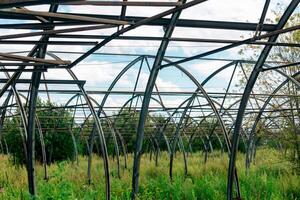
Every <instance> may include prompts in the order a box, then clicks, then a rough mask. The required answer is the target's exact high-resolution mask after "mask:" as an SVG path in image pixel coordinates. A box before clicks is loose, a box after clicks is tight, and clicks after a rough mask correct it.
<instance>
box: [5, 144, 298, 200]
mask: <svg viewBox="0 0 300 200" xmlns="http://www.w3.org/2000/svg"><path fill="white" fill-rule="evenodd" d="M149 157H150V156H149V154H145V155H144V156H143V159H142V162H141V175H140V189H139V197H138V198H139V199H142V200H148V199H149V200H150V199H155V200H157V199H173V200H175V199H178V200H179V199H188V200H190V199H191V200H193V199H205V200H207V199H225V197H226V196H225V195H226V183H227V176H226V174H227V165H228V159H227V155H226V154H224V155H222V156H221V155H220V153H219V152H216V153H214V154H213V155H211V156H210V157H209V159H208V161H207V163H204V158H203V155H202V154H201V153H194V154H192V155H190V156H189V158H188V175H187V176H186V177H185V176H184V165H183V161H182V157H181V155H180V154H177V156H176V158H175V165H174V166H175V168H174V179H173V181H170V179H169V161H168V156H167V154H166V153H162V155H161V157H160V158H159V163H158V166H157V167H156V166H155V162H154V160H153V159H152V161H150V159H149ZM121 161H122V162H121V165H122V166H121V178H120V179H119V178H118V177H117V167H116V161H115V160H113V159H112V158H110V169H111V177H112V188H111V190H112V199H121V200H123V199H129V198H130V192H131V176H132V170H131V169H124V163H123V159H122V158H121ZM128 163H129V166H130V167H131V163H132V155H129V159H128ZM244 163H245V162H244V154H241V153H240V154H238V161H237V168H238V173H239V179H240V185H241V192H242V198H243V199H245V200H247V199H249V200H250V199H251V200H252V199H266V200H270V199H273V200H274V199H275V200H276V199H278V200H282V199H300V177H299V176H297V175H296V174H295V173H294V172H293V170H292V166H291V163H289V161H288V160H286V159H283V155H282V154H281V153H280V152H278V151H275V150H271V149H261V150H259V151H258V153H257V158H256V160H255V165H252V166H251V168H250V171H249V173H246V170H245V168H244V165H245V164H244ZM48 170H49V172H48V173H49V180H47V181H46V180H44V179H43V167H42V166H41V165H37V169H36V171H37V192H38V197H37V199H42V200H44V199H49V200H50V199H53V200H59V199H63V200H68V199H70V200H74V199H86V200H89V199H105V193H104V186H105V184H104V176H103V165H102V161H101V159H100V158H99V157H97V156H96V155H95V156H94V160H93V168H92V184H91V185H88V184H87V158H86V157H82V156H81V157H80V158H79V164H78V165H77V163H76V162H75V163H72V162H67V161H65V162H61V163H56V164H52V165H51V166H50V167H49V168H48ZM0 199H5V200H10V199H30V198H29V195H28V192H27V176H26V169H25V168H24V167H15V166H12V164H11V162H10V159H9V157H8V156H6V155H0Z"/></svg>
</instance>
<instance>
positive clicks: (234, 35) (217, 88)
mask: <svg viewBox="0 0 300 200" xmlns="http://www.w3.org/2000/svg"><path fill="white" fill-rule="evenodd" d="M264 2H265V1H263V0H243V1H241V0H209V1H207V2H204V3H201V4H199V5H197V6H195V7H192V8H189V9H186V10H184V11H183V12H182V14H181V16H180V18H181V19H188V18H190V19H199V20H221V21H240V22H253V23H257V22H258V20H259V17H260V14H261V12H262V9H263V5H264ZM289 2H290V1H288V0H271V5H270V9H269V11H268V13H267V19H268V20H274V17H275V16H274V13H273V12H272V10H277V9H278V8H279V7H283V8H285V7H286V6H287V5H288V3H289ZM28 9H32V10H36V11H43V10H44V11H46V10H48V6H32V7H28ZM166 9H168V8H163V9H158V8H149V7H147V8H137V7H132V8H131V7H130V8H128V10H127V15H136V16H149V17H150V16H153V15H155V14H157V13H159V12H162V11H164V10H166ZM59 11H61V12H67V11H70V12H78V13H95V12H97V13H102V14H113V15H118V14H119V13H120V7H97V6H85V7H78V6H62V7H60V8H59ZM297 12H299V9H298V10H297ZM15 22H18V21H15V20H14V21H7V20H0V23H1V24H7V23H15ZM19 22H21V21H19ZM23 22H25V21H22V23H23ZM269 23H270V22H269ZM60 28H61V27H60ZM62 28H64V27H62ZM0 31H1V33H0V34H1V35H7V34H12V33H22V32H28V31H29V30H13V29H11V30H0ZM4 31H5V32H4ZM115 31H116V28H112V29H107V30H95V31H85V32H80V34H93V35H96V34H99V35H110V34H112V33H113V32H115ZM125 35H140V36H162V35H163V30H162V28H161V27H153V26H142V27H140V28H137V29H135V30H133V31H130V32H128V33H126V34H125ZM241 36H243V37H244V38H247V37H251V36H253V32H246V31H234V30H231V31H229V30H214V31H212V30H210V29H195V28H178V27H177V28H175V31H174V33H173V37H195V38H211V39H237V40H238V39H242V38H241ZM24 39H28V40H36V39H38V37H31V38H24ZM55 40H59V39H55ZM64 40H66V39H64ZM78 41H80V40H78ZM83 41H84V40H83ZM97 41H101V40H97ZM158 46H159V42H158V41H125V40H122V41H121V40H116V41H112V42H110V43H109V44H108V45H106V46H105V47H103V48H101V49H100V50H98V51H97V52H99V53H107V52H109V53H132V54H134V53H139V54H150V55H155V54H156V51H157V49H158ZM221 46H224V44H206V43H189V42H171V43H170V45H169V48H168V49H167V52H166V55H169V56H184V57H185V56H192V55H195V54H198V53H201V52H206V51H209V50H212V49H215V48H218V47H221ZM31 47H32V46H30V45H10V46H7V45H0V48H1V50H2V52H12V51H23V50H29V49H31ZM89 48H91V47H86V46H74V47H73V46H72V48H70V47H68V46H54V45H52V46H49V47H48V50H51V51H57V50H58V51H74V52H77V51H78V52H83V51H87V50H88V49H89ZM239 50H240V47H239V48H234V49H230V50H228V51H224V52H222V53H218V54H215V55H212V56H210V57H213V58H230V59H241V58H243V57H241V55H239V54H238V51H239ZM58 55H59V56H60V57H61V58H62V59H65V60H71V61H73V60H75V59H76V58H77V57H78V56H79V55H77V54H58ZM135 58H136V57H134V56H130V57H127V56H103V55H92V56H90V57H88V58H87V59H86V60H84V61H82V63H80V64H79V65H77V66H75V67H74V68H73V70H74V72H75V74H76V75H77V76H78V78H79V79H82V80H86V81H87V82H86V85H85V88H86V89H87V90H106V89H107V88H108V86H109V85H110V83H111V82H112V81H113V79H114V78H115V77H116V76H117V74H118V73H119V72H120V71H121V70H122V69H123V68H124V67H125V66H126V65H127V64H128V63H130V62H131V61H132V60H134V59H135ZM152 61H153V60H152V59H150V60H149V62H150V65H151V64H152ZM227 63H228V62H225V61H207V60H195V61H192V62H188V63H184V64H183V65H182V66H183V67H185V68H186V69H188V70H189V71H190V72H191V73H192V74H193V75H194V76H195V77H196V79H197V80H198V81H199V82H201V81H202V80H204V79H205V77H207V76H208V75H209V74H210V73H212V72H213V71H214V70H216V69H218V68H219V67H221V66H223V65H225V64H227ZM138 64H139V63H138ZM138 64H136V65H135V66H134V67H133V68H132V69H131V70H129V71H128V73H126V74H125V76H124V77H122V79H121V80H120V82H119V83H118V84H117V87H116V89H115V90H125V89H132V88H133V85H134V80H135V77H136V74H137V71H138V67H139V65H138ZM232 69H233V67H231V68H229V69H228V70H226V71H224V72H222V73H220V74H219V75H218V76H217V77H215V78H214V79H213V80H212V81H211V82H209V84H207V85H206V86H205V89H206V90H207V91H208V92H221V91H224V89H225V88H226V86H227V83H228V79H229V77H230V75H231V71H232ZM22 77H23V78H28V77H30V74H29V73H27V74H26V73H24V75H22ZM46 77H47V78H49V79H60V78H62V79H65V78H67V79H70V76H69V75H68V74H67V73H66V72H65V71H64V70H49V72H47V73H46ZM141 77H142V78H141V80H140V82H139V85H138V90H139V91H143V90H144V88H145V85H146V83H147V78H148V70H147V66H146V65H144V66H143V70H142V73H141ZM236 81H237V77H235V81H234V82H233V83H232V84H233V85H234V84H235V83H236ZM157 85H158V87H159V90H160V91H187V90H188V91H193V90H194V89H195V86H194V85H193V84H192V82H191V81H190V80H189V79H188V78H187V77H186V76H184V75H183V74H182V73H181V72H179V71H178V70H174V69H173V68H172V69H171V68H170V69H165V70H162V71H161V72H160V74H159V77H158V79H157ZM18 87H19V88H20V89H22V88H24V87H28V86H24V85H23V86H22V85H18ZM43 87H44V86H43V85H42V86H41V89H43ZM49 87H50V88H51V87H52V88H56V89H57V88H65V87H68V88H70V89H72V88H76V87H73V86H58V85H55V86H49ZM232 89H234V88H232ZM92 96H93V97H94V98H95V99H97V100H98V101H100V100H101V98H102V96H101V95H92ZM41 97H42V98H45V95H42V94H41ZM69 97H70V95H54V96H53V99H54V100H55V101H57V102H59V103H63V102H65V101H66V100H67V99H68V98H69ZM127 98H128V96H124V97H122V96H118V97H117V98H115V97H111V98H109V100H108V104H107V105H120V104H122V102H125V101H126V99H127ZM164 98H165V102H166V104H168V105H178V104H179V103H181V102H182V101H183V100H184V98H186V97H177V98H171V97H164ZM153 105H154V104H153Z"/></svg>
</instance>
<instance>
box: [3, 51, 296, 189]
mask: <svg viewBox="0 0 300 200" xmlns="http://www.w3.org/2000/svg"><path fill="white" fill-rule="evenodd" d="M51 56H53V57H55V59H59V58H58V57H56V56H55V55H51ZM143 59H147V57H146V56H142V57H139V58H137V59H135V60H134V61H133V62H131V63H130V64H129V65H128V66H127V67H125V68H124V70H122V72H120V74H119V75H118V76H117V77H116V79H115V81H113V83H112V84H111V86H110V87H109V89H108V91H111V90H112V89H113V87H114V85H115V84H116V83H117V81H118V80H119V79H120V77H121V76H122V75H123V74H124V73H125V72H126V71H127V70H128V69H130V67H132V66H133V65H134V64H135V63H137V62H138V61H141V60H143ZM165 61H166V62H169V63H170V62H171V61H169V60H166V59H165ZM231 64H233V63H231ZM230 66H231V65H229V64H228V65H226V66H224V67H222V68H220V69H219V70H217V71H216V72H214V73H212V75H211V76H209V77H208V78H207V79H206V80H205V81H203V82H202V84H200V83H199V82H198V81H197V80H196V79H195V78H194V77H193V76H192V75H191V74H190V73H189V72H187V71H186V70H185V69H183V68H182V67H180V66H179V65H175V67H176V68H177V69H179V70H180V71H182V72H183V73H184V74H185V75H187V76H188V77H189V78H190V79H191V80H192V81H193V83H194V84H195V85H196V86H197V87H198V88H197V90H196V91H195V95H193V96H192V97H190V98H188V99H187V100H186V101H185V102H183V103H182V104H181V105H180V106H179V107H178V108H180V107H182V106H183V105H184V106H185V109H184V111H183V114H182V115H181V118H180V121H179V123H178V124H177V125H176V131H175V133H174V136H175V141H177V140H179V147H180V150H181V151H182V152H183V154H185V150H184V147H183V146H182V138H181V133H180V129H181V124H182V123H183V121H184V119H185V118H186V117H187V116H188V114H187V112H188V109H189V107H190V106H191V104H192V101H194V100H195V98H196V95H197V94H198V93H199V91H201V93H202V94H204V95H205V98H206V100H207V102H208V103H209V105H210V106H211V108H212V111H213V112H212V113H213V115H214V116H216V117H217V119H218V122H219V123H220V125H221V127H222V131H223V134H224V138H225V144H226V145H227V150H230V149H229V146H230V139H229V133H228V130H227V127H225V124H224V122H223V120H222V117H221V114H220V112H218V109H217V108H216V106H215V104H217V102H216V101H214V100H212V99H211V98H210V97H209V96H208V95H207V93H206V92H205V90H204V89H203V86H204V85H205V84H206V83H207V82H208V81H209V80H210V79H211V78H213V77H214V76H215V75H216V74H218V73H219V72H221V71H222V70H223V69H226V68H227V67H230ZM68 72H69V73H70V75H71V76H72V77H73V79H74V80H77V78H76V76H75V75H74V73H73V72H72V71H71V70H68ZM278 72H279V73H280V74H281V75H283V76H285V77H286V78H287V79H286V81H284V82H283V83H282V84H281V85H280V86H278V87H277V88H276V89H275V90H274V92H273V94H275V93H276V92H278V91H279V90H280V89H281V88H282V87H283V86H284V85H285V84H286V83H287V82H289V81H291V82H293V83H294V84H296V85H297V87H299V82H297V80H295V79H294V77H296V76H297V75H298V74H299V73H296V74H294V75H293V76H291V77H290V76H287V75H285V74H283V73H282V72H281V71H278ZM8 78H9V76H8ZM78 87H79V89H80V90H81V94H76V95H75V96H74V97H72V98H71V99H70V101H68V103H67V104H66V107H67V106H68V104H69V103H70V102H71V101H72V99H74V98H76V97H77V98H78V97H79V95H82V96H83V98H84V99H85V100H86V103H87V105H88V107H89V109H90V111H91V114H90V115H91V116H93V117H94V119H96V120H95V125H94V129H95V130H93V131H92V133H91V137H92V138H94V137H95V134H97V133H98V137H99V140H100V144H101V151H102V154H103V155H104V156H103V159H104V163H107V164H105V165H104V166H105V172H106V175H107V176H106V183H107V192H108V191H109V187H110V184H109V183H110V181H109V175H108V174H109V173H108V172H109V169H108V160H107V156H106V157H105V154H106V155H107V151H106V144H105V143H106V142H105V137H104V133H103V130H102V128H101V123H100V115H101V114H104V115H105V112H104V111H103V109H102V108H103V107H104V105H105V102H106V100H107V97H108V95H109V93H106V95H105V97H104V98H103V100H102V102H101V104H98V103H97V102H96V101H95V100H94V99H92V98H91V97H89V96H88V95H87V93H86V91H85V90H84V88H83V86H82V85H79V84H78ZM11 91H12V92H10V94H9V96H8V97H7V99H6V101H5V102H4V104H3V106H2V107H3V108H4V107H7V104H8V102H9V98H10V96H11V95H12V93H13V95H14V96H15V99H16V103H17V105H18V107H19V109H20V114H21V119H22V123H23V125H24V127H25V126H27V122H26V119H27V117H26V116H25V109H24V107H23V105H22V103H21V100H20V98H21V96H22V95H20V94H19V93H18V92H17V90H16V89H15V86H13V87H12V90H11ZM139 96H141V95H136V96H133V97H132V98H131V99H129V100H128V101H127V103H125V104H124V105H123V106H122V107H121V110H122V109H123V108H124V107H126V106H127V104H128V103H130V102H131V101H132V100H133V99H134V98H138V97H139ZM272 97H273V95H270V96H269V97H268V99H267V101H265V104H264V106H263V107H262V108H261V110H260V112H259V115H258V116H257V118H256V120H255V123H254V125H253V128H252V130H251V132H250V133H251V134H250V135H249V136H247V134H246V133H245V134H242V135H244V137H245V139H247V138H248V145H249V144H251V142H252V141H251V138H252V137H253V136H254V134H255V129H256V126H257V123H258V122H259V119H260V117H261V116H262V114H263V111H264V109H265V108H266V107H267V105H268V104H269V102H270V100H271V99H272ZM23 98H25V99H26V97H23ZM151 99H153V100H154V101H156V102H157V103H159V104H160V105H161V106H162V107H163V109H164V110H166V112H167V114H168V115H169V118H168V119H167V120H166V124H168V123H169V122H173V123H174V120H173V119H172V116H173V115H174V114H175V113H176V111H175V112H173V113H172V114H171V113H169V112H168V111H167V109H166V108H164V104H163V102H162V101H161V98H159V99H155V98H153V97H151ZM238 102H239V101H237V102H235V103H234V104H237V103H238ZM93 103H94V104H95V105H97V106H98V107H99V108H100V109H99V110H98V112H96V110H95V108H94V106H93ZM185 103H186V104H185ZM219 106H220V108H221V109H222V106H223V105H219ZM223 110H224V113H226V109H225V108H223ZM227 114H228V115H230V114H229V113H228V112H227ZM4 117H5V111H4V110H3V112H2V117H1V119H2V120H1V122H2V125H3V122H4ZM87 118H88V117H87ZM231 118H232V119H233V117H232V116H231ZM35 120H36V124H37V127H38V129H39V132H41V131H40V128H39V125H38V124H39V123H38V118H37V117H36V118H35ZM106 120H109V118H106ZM233 121H234V120H233ZM109 123H110V124H111V130H112V136H113V138H114V143H115V146H116V153H117V155H119V152H118V151H119V150H118V145H117V139H116V137H119V140H120V141H122V139H121V138H122V136H121V135H120V134H117V129H116V128H115V127H113V122H109ZM97 124H98V125H97ZM199 124H201V122H200V123H199ZM1 127H2V126H1ZM82 127H83V126H82ZM164 127H166V126H164ZM23 130H24V131H26V128H24V129H23ZM96 130H97V131H96ZM230 130H231V129H230ZM182 131H184V129H182ZM70 133H71V134H72V131H70ZM159 134H161V135H162V136H163V137H162V138H164V139H165V142H166V143H167V144H168V145H167V146H168V149H169V150H168V151H169V154H170V176H171V177H172V161H173V154H174V152H175V148H176V146H177V144H176V142H175V143H174V144H173V145H172V149H171V146H170V144H169V142H168V140H167V139H166V137H165V136H164V131H160V133H159ZM40 135H41V136H42V134H40ZM22 136H23V137H24V140H26V133H23V134H22ZM41 138H42V137H41ZM72 138H74V137H72ZM206 138H207V139H208V144H209V143H210V140H209V139H210V138H209V137H206ZM153 140H154V139H153ZM91 141H93V139H92V140H91ZM190 141H192V137H191V138H190ZM219 141H221V140H219ZM42 142H43V141H42V140H41V143H42ZM153 142H155V143H156V144H159V143H160V141H153ZM204 144H205V143H204ZM220 145H221V146H223V143H222V142H220ZM245 145H246V144H245ZM25 146H26V145H25ZM246 146H247V145H246ZM157 147H158V145H157ZM89 148H91V149H92V148H93V143H92V144H89ZM205 148H206V149H207V147H205ZM74 150H75V152H76V142H74ZM122 151H123V153H124V155H126V153H125V152H126V150H125V144H122ZM157 151H158V150H157ZM25 152H26V151H25ZM105 152H106V153H105ZM91 155H92V154H90V158H89V163H90V162H91ZM157 155H158V154H157ZM184 157H186V156H184ZM125 159H126V156H125ZM89 166H90V164H89ZM125 166H127V163H126V161H125ZM45 168H46V165H45ZM89 168H90V167H89ZM118 169H119V158H118ZM186 171H187V166H186ZM45 172H46V169H45ZM118 172H119V170H118ZM118 174H119V173H118ZM45 177H47V173H45ZM90 179H91V175H90V172H89V180H90Z"/></svg>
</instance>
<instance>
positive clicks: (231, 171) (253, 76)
mask: <svg viewBox="0 0 300 200" xmlns="http://www.w3.org/2000/svg"><path fill="white" fill-rule="evenodd" d="M298 4H299V0H293V1H292V2H291V3H290V5H289V6H288V8H287V9H286V11H285V12H284V14H283V15H282V17H281V19H280V20H279V22H278V24H277V25H276V30H280V29H282V28H283V26H284V25H285V24H286V22H287V20H288V18H289V17H290V16H291V15H292V13H293V11H294V10H295V9H296V7H297V6H298ZM277 37H278V34H277V35H273V36H271V37H270V38H269V40H268V42H275V41H276V39H277ZM271 48H272V45H267V46H265V48H264V49H263V51H262V52H261V54H260V56H259V58H258V60H257V62H256V64H255V66H254V69H253V71H252V73H251V75H250V77H249V81H248V82H247V85H246V88H245V90H244V94H243V96H242V100H241V103H240V106H239V110H238V114H237V119H236V122H235V127H234V132H233V139H232V153H231V156H230V161H229V167H228V183H227V199H228V200H231V199H232V196H233V194H232V193H233V179H234V174H235V173H234V172H235V169H236V167H235V160H236V153H237V147H238V140H239V134H240V128H241V126H242V121H243V115H244V112H245V109H246V105H247V102H248V99H249V96H250V93H251V91H252V88H253V86H254V84H255V82H256V79H257V77H258V75H259V72H260V70H261V68H262V66H263V64H264V62H265V60H266V58H267V56H268V55H269V52H270V50H271Z"/></svg>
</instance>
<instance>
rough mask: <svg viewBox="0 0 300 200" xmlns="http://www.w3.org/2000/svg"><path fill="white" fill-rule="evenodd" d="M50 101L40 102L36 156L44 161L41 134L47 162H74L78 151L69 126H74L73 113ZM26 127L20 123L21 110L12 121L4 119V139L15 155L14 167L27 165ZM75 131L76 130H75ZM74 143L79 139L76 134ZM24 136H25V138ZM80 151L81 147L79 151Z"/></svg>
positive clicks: (40, 160)
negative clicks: (72, 124) (24, 138)
mask: <svg viewBox="0 0 300 200" xmlns="http://www.w3.org/2000/svg"><path fill="white" fill-rule="evenodd" d="M56 107H60V106H57V105H55V104H53V103H51V102H42V101H41V100H38V102H37V108H41V109H37V119H38V121H37V120H36V122H37V123H40V125H41V131H42V132H41V133H39V130H38V124H37V123H36V129H35V157H36V160H37V161H39V162H42V161H43V156H42V145H41V139H42V138H41V137H40V134H42V136H43V139H44V143H45V151H46V159H47V163H48V164H49V163H51V162H55V161H62V160H68V159H74V158H75V157H74V156H75V150H74V145H73V140H72V135H71V132H70V129H69V126H70V125H71V123H72V116H71V113H70V112H69V111H68V110H66V109H63V108H56ZM23 130H24V128H23V125H22V124H21V122H20V119H19V114H18V111H17V112H16V113H14V116H13V117H11V118H7V119H5V122H4V127H3V131H4V132H5V136H4V137H5V139H6V141H7V145H8V148H9V151H10V154H11V155H12V160H13V162H14V163H15V164H25V163H26V159H25V152H24V142H23V140H22V136H21V135H22V134H23V135H24V132H23ZM75 130H76V128H75ZM74 134H75V140H76V137H77V135H76V133H74ZM23 137H24V136H23ZM79 149H80V148H79Z"/></svg>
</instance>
